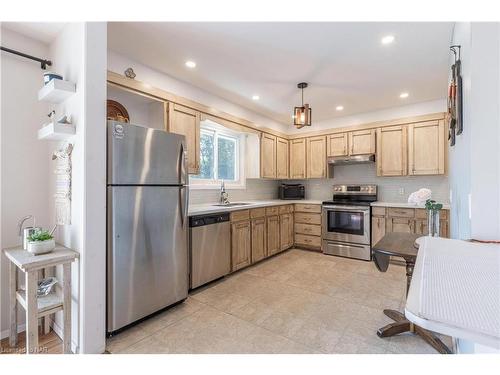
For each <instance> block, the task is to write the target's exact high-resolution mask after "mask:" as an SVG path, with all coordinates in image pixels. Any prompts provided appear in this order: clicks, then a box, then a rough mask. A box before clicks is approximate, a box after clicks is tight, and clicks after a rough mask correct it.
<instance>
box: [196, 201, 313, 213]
mask: <svg viewBox="0 0 500 375" xmlns="http://www.w3.org/2000/svg"><path fill="white" fill-rule="evenodd" d="M239 202H245V203H250V204H246V205H241V206H233V207H227V206H222V207H221V206H216V204H217V203H208V204H190V205H189V209H188V215H189V216H195V215H205V214H213V213H218V212H231V211H239V210H247V209H250V208H259V207H270V206H281V205H285V204H294V203H302V204H321V203H322V201H320V200H310V199H300V200H281V199H269V200H259V201H255V200H248V201H236V202H231V203H239Z"/></svg>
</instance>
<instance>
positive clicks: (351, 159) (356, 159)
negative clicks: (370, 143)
mask: <svg viewBox="0 0 500 375" xmlns="http://www.w3.org/2000/svg"><path fill="white" fill-rule="evenodd" d="M374 162H375V154H367V155H354V156H329V157H328V164H330V165H347V164H367V163H374Z"/></svg>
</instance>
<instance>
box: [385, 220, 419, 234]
mask: <svg viewBox="0 0 500 375" xmlns="http://www.w3.org/2000/svg"><path fill="white" fill-rule="evenodd" d="M386 223H387V224H386V231H387V232H388V233H390V232H397V233H415V220H413V219H407V218H404V217H389V218H387V222H386Z"/></svg>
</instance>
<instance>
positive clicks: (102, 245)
mask: <svg viewBox="0 0 500 375" xmlns="http://www.w3.org/2000/svg"><path fill="white" fill-rule="evenodd" d="M106 33H107V31H106V24H105V23H70V24H67V25H66V26H65V27H64V29H63V30H62V31H61V33H60V34H59V36H58V37H57V38H56V40H55V41H54V42H53V43H51V46H50V51H51V58H52V60H53V62H54V67H53V70H55V71H57V72H59V73H60V74H62V75H63V76H64V78H65V79H67V80H70V81H72V82H75V83H76V93H75V94H74V95H73V96H71V97H70V98H69V99H68V100H66V101H65V102H64V103H63V104H61V105H57V106H56V112H57V113H61V114H62V113H65V114H70V115H71V117H72V121H73V123H74V124H75V125H76V135H75V136H74V137H73V138H72V140H71V142H72V143H73V145H74V149H73V155H72V162H73V170H72V213H71V221H72V223H71V225H67V226H64V227H61V228H60V230H59V232H58V236H57V240H58V241H59V242H61V243H62V244H63V245H65V246H67V247H70V248H72V249H74V250H76V251H78V252H79V253H80V259H79V261H78V262H75V263H74V264H73V267H72V271H73V277H72V279H73V280H72V300H73V306H72V335H73V346H74V347H76V345H78V351H79V352H81V353H100V352H103V351H104V348H105V308H106V306H105V298H106V297H105V293H106V279H105V264H106V242H105V239H106V163H105V160H106V132H105V129H106V122H105V121H106V120H105V119H106V109H105V103H106ZM62 144H63V143H59V144H57V145H54V148H56V147H60V146H61V145H62ZM52 185H53V184H52ZM60 318H61V316H58V318H57V319H56V323H57V325H58V326H61V322H60Z"/></svg>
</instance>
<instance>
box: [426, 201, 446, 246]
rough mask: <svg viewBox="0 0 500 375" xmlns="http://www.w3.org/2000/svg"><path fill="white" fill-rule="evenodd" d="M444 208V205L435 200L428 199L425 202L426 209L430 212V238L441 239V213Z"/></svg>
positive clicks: (428, 221)
mask: <svg viewBox="0 0 500 375" xmlns="http://www.w3.org/2000/svg"><path fill="white" fill-rule="evenodd" d="M442 208H443V204H442V203H437V202H436V201H435V200H432V199H427V200H426V201H425V209H426V210H427V211H428V215H427V225H428V228H429V236H433V237H439V230H440V225H439V211H441V209H442Z"/></svg>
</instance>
